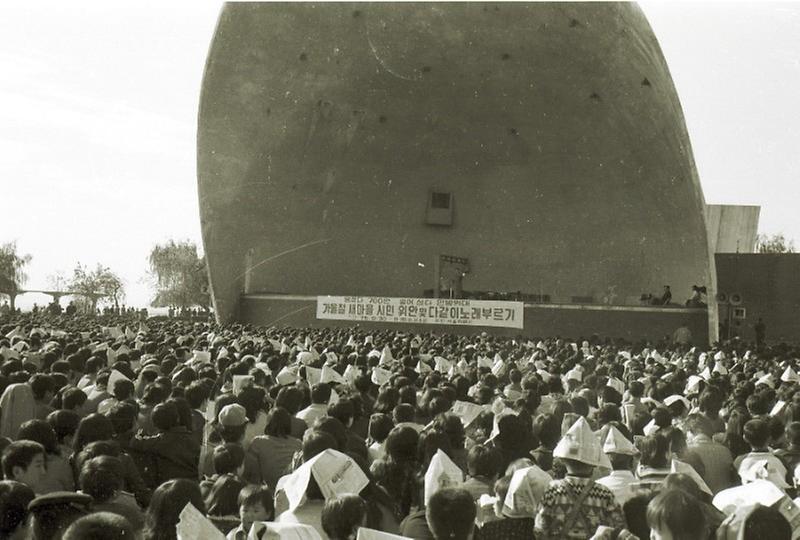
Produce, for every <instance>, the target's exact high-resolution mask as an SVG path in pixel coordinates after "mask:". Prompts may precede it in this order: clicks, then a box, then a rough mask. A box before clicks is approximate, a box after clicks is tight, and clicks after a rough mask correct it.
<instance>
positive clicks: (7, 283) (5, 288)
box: [0, 241, 32, 309]
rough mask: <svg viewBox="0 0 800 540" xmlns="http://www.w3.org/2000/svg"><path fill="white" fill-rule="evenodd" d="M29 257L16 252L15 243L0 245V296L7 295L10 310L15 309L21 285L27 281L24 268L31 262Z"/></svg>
mask: <svg viewBox="0 0 800 540" xmlns="http://www.w3.org/2000/svg"><path fill="white" fill-rule="evenodd" d="M31 258H32V257H31V256H30V255H27V254H26V255H20V254H19V253H18V252H17V242H16V241H14V242H8V243H6V244H3V245H0V294H5V295H8V297H9V298H10V302H9V304H10V305H11V309H16V305H15V300H16V296H17V293H18V291H19V290H20V288H21V287H22V285H23V284H24V283H25V282H26V281H28V275H27V274H26V273H25V266H26V265H27V264H28V263H30V262H31Z"/></svg>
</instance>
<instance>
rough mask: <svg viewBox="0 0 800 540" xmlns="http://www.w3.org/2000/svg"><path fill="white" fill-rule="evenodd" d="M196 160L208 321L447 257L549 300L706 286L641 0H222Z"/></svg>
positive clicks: (629, 298)
mask: <svg viewBox="0 0 800 540" xmlns="http://www.w3.org/2000/svg"><path fill="white" fill-rule="evenodd" d="M198 177H199V195H200V217H201V222H202V231H203V241H204V246H205V252H206V256H207V260H208V265H209V274H210V282H211V288H212V291H213V300H214V305H215V308H216V310H217V315H218V317H219V318H220V320H222V321H229V320H235V319H236V318H237V317H238V316H239V307H240V303H241V298H242V294H243V293H244V292H245V290H247V291H249V292H259V291H260V292H265V293H273V294H277V295H298V296H303V295H326V294H330V295H379V296H422V295H423V291H425V290H426V289H432V288H434V283H435V281H434V276H433V268H434V261H435V260H438V257H439V255H441V254H447V255H452V256H455V257H463V258H466V259H469V266H470V272H469V274H467V275H466V277H465V278H464V280H463V288H464V289H465V290H470V291H522V292H523V293H529V294H536V295H540V298H546V297H549V300H550V301H552V302H555V301H564V302H569V301H581V300H583V301H589V299H591V300H593V301H595V302H604V301H605V302H606V303H611V304H630V303H636V302H637V301H638V298H639V297H640V295H641V294H642V293H643V292H652V293H657V294H660V291H661V289H662V287H663V285H665V284H669V285H671V286H672V290H673V294H674V295H675V299H676V300H677V301H682V300H683V299H685V298H686V297H688V292H689V290H690V288H691V286H692V285H693V284H705V285H706V286H708V287H709V289H710V290H712V291H713V289H714V271H713V260H712V259H711V257H710V256H709V250H708V244H707V239H706V228H705V223H704V212H703V208H704V200H703V194H702V190H701V187H700V183H699V180H698V176H697V171H696V168H695V164H694V160H693V157H692V151H691V146H690V143H689V137H688V134H687V131H686V127H685V124H684V119H683V114H682V111H681V106H680V103H679V100H678V96H677V94H676V91H675V88H674V85H673V83H672V79H671V77H670V74H669V70H668V68H667V65H666V62H665V60H664V57H663V55H662V53H661V50H660V48H659V45H658V43H657V40H656V38H655V36H654V34H653V32H652V30H651V28H650V26H649V25H648V22H647V20H646V19H645V17H644V15H643V13H642V12H641V11H640V9H639V8H638V6H636V5H635V4H630V3H442V4H438V3H398V4H386V3H381V4H372V3H354V4H342V3H322V4H312V3H291V4H284V3H264V4H261V3H259V4H247V3H245V4H241V3H234V4H227V5H225V7H224V8H223V10H222V13H221V15H220V19H219V23H218V26H217V29H216V34H215V36H214V39H213V43H212V45H211V49H210V52H209V55H208V60H207V65H206V71H205V76H204V79H203V87H202V96H201V102H200V114H199V126H198ZM576 297H578V298H577V299H576ZM287 309H288V308H287ZM273 313H275V314H280V313H279V310H278V311H273ZM287 313H288V311H287ZM309 318H311V319H313V310H312V311H311V312H310V313H309V312H308V311H306V312H305V313H301V314H299V315H297V316H296V317H294V316H292V317H289V318H288V319H285V320H283V321H282V322H284V323H292V324H294V323H308V322H309ZM262 322H269V321H262Z"/></svg>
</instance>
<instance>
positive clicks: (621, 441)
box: [603, 426, 639, 456]
mask: <svg viewBox="0 0 800 540" xmlns="http://www.w3.org/2000/svg"><path fill="white" fill-rule="evenodd" d="M608 428H609V429H608V432H607V433H606V438H605V441H603V452H605V453H606V454H624V455H626V456H635V455H637V454H638V453H639V451H638V450H637V449H636V447H635V446H634V445H633V443H632V442H631V441H629V440H628V439H627V438H625V435H623V434H622V432H621V431H620V430H618V429H617V428H615V427H614V426H608Z"/></svg>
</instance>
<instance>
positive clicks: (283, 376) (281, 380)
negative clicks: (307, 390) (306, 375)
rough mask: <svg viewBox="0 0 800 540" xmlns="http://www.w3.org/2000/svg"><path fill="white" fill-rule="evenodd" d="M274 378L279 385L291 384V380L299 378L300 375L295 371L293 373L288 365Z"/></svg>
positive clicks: (295, 380) (294, 380)
mask: <svg viewBox="0 0 800 540" xmlns="http://www.w3.org/2000/svg"><path fill="white" fill-rule="evenodd" d="M275 378H276V379H277V380H278V384H280V385H287V384H292V383H293V382H297V381H299V380H300V377H298V376H297V373H294V372H293V371H291V370H290V369H289V368H288V367H284V368H283V369H281V370H280V371H279V372H278V375H277V376H276V377H275Z"/></svg>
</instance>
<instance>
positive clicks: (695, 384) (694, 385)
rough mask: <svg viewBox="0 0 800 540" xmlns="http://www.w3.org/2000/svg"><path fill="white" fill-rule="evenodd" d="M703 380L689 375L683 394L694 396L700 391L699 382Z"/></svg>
mask: <svg viewBox="0 0 800 540" xmlns="http://www.w3.org/2000/svg"><path fill="white" fill-rule="evenodd" d="M702 380H703V378H702V377H698V376H697V375H689V378H688V379H687V380H686V388H684V390H683V392H684V393H685V394H686V395H691V394H696V393H698V392H699V391H700V382H701V381H702Z"/></svg>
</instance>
